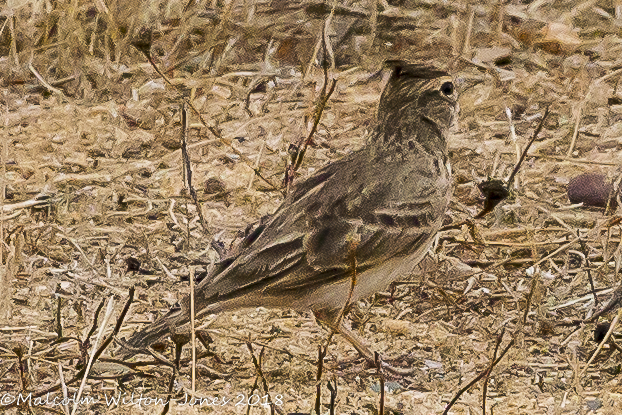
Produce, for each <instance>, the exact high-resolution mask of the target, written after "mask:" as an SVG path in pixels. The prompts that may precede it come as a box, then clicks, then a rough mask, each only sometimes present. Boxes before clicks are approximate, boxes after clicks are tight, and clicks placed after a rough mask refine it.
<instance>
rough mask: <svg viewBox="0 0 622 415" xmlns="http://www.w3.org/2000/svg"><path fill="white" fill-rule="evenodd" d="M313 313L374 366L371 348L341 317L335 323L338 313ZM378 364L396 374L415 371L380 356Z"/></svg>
mask: <svg viewBox="0 0 622 415" xmlns="http://www.w3.org/2000/svg"><path fill="white" fill-rule="evenodd" d="M340 311H341V310H337V312H340ZM313 314H314V315H315V318H316V319H317V320H318V321H319V322H320V323H322V324H323V325H324V326H326V327H327V328H329V329H330V330H332V331H333V332H336V333H339V334H341V335H342V336H343V338H344V339H346V340H347V341H348V342H349V343H350V344H351V345H352V347H354V349H355V350H356V351H357V352H359V354H360V355H361V357H363V358H364V359H365V360H366V361H367V363H368V364H369V365H370V366H376V358H375V353H374V352H372V351H371V349H370V348H369V347H367V346H366V345H365V343H364V342H363V341H362V340H361V339H360V338H359V336H357V335H356V334H354V332H353V331H352V330H350V329H349V328H348V327H346V325H345V324H344V319H343V318H341V319H340V320H341V321H339V322H338V323H337V324H335V322H336V321H335V320H337V318H338V317H339V315H338V314H337V315H335V312H332V313H331V312H326V310H322V311H314V312H313ZM380 364H381V367H382V369H383V370H384V371H386V372H389V373H391V374H393V375H397V376H406V375H411V374H413V372H415V371H416V369H415V368H410V369H409V368H401V367H395V366H392V365H390V364H389V363H386V362H384V361H383V360H382V358H380Z"/></svg>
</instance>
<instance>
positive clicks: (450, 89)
mask: <svg viewBox="0 0 622 415" xmlns="http://www.w3.org/2000/svg"><path fill="white" fill-rule="evenodd" d="M441 92H442V93H443V94H445V95H447V96H450V95H453V93H454V84H452V83H451V82H445V83H444V84H443V85H441Z"/></svg>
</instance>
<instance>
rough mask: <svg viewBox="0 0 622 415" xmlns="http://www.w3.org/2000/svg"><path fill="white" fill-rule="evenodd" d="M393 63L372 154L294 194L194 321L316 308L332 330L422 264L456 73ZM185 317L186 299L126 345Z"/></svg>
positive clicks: (212, 290)
mask: <svg viewBox="0 0 622 415" xmlns="http://www.w3.org/2000/svg"><path fill="white" fill-rule="evenodd" d="M392 65H393V72H392V74H391V77H390V79H389V81H388V83H387V86H386V87H385V90H384V92H383V94H382V96H381V98H380V103H379V107H378V117H377V118H378V122H377V126H376V127H375V129H374V131H373V132H372V133H371V134H370V137H369V142H368V143H367V145H366V146H365V147H364V148H362V149H361V150H359V151H356V152H353V153H352V154H350V155H348V156H346V157H344V158H343V159H342V160H339V161H337V162H334V163H332V164H330V165H328V166H326V167H325V168H323V169H321V170H320V171H318V172H317V173H316V174H315V175H313V176H311V177H310V178H308V179H306V180H305V181H303V182H301V183H299V184H297V185H296V186H295V187H294V188H293V189H292V191H291V192H290V193H289V194H288V196H287V197H286V198H285V200H284V201H283V204H282V205H281V206H280V207H279V209H277V211H276V212H275V213H274V215H272V216H271V217H270V218H269V220H268V221H267V222H265V223H264V224H262V225H260V226H259V227H258V228H257V229H256V230H255V231H254V232H253V233H251V235H249V236H248V237H247V238H246V239H245V240H244V241H243V242H242V246H241V248H240V249H239V250H238V252H237V253H236V255H235V256H234V257H233V258H230V259H228V260H227V261H225V262H223V263H221V264H219V266H217V267H216V271H215V272H214V273H212V275H211V276H209V277H208V278H205V279H204V280H203V281H202V282H201V283H200V284H198V285H197V286H196V288H195V310H196V312H197V316H200V315H203V314H206V313H218V312H221V311H227V310H234V309H239V308H244V307H257V306H264V307H280V308H292V309H297V310H307V309H311V310H313V311H314V312H316V315H321V316H324V318H325V319H328V320H329V323H330V322H331V319H333V318H335V317H336V316H338V315H339V314H340V311H341V309H342V308H343V307H344V305H345V304H346V303H351V302H353V301H356V300H358V299H360V298H365V297H368V296H370V295H371V294H373V293H375V292H377V291H379V290H382V289H385V288H386V287H387V286H388V285H389V284H390V283H391V282H393V281H395V280H396V279H397V278H399V277H407V276H408V275H409V274H410V273H411V272H412V271H413V270H414V268H415V267H416V266H417V264H418V263H419V262H420V261H421V259H422V258H423V257H424V255H425V254H426V252H427V251H428V249H429V247H430V244H431V243H432V240H433V238H434V235H435V234H436V232H437V231H438V230H439V229H440V227H441V225H442V222H443V218H444V215H445V211H446V209H447V206H448V203H449V200H450V197H451V194H452V191H451V171H450V168H449V163H448V157H447V137H448V131H449V128H450V127H451V125H452V124H453V123H454V120H455V118H456V116H457V112H458V104H457V102H456V92H455V90H454V86H453V84H452V81H451V78H450V77H449V76H448V74H447V73H445V72H442V71H438V70H435V69H430V68H426V67H421V66H417V65H409V64H405V63H402V62H394V63H392ZM353 261H355V263H356V285H355V286H354V288H353V289H352V287H351V286H352V275H353V271H352V269H353V263H354V262H353ZM188 320H189V298H188V297H186V298H184V299H183V300H182V307H181V310H179V311H176V312H170V313H169V314H167V315H165V316H164V317H162V318H160V319H159V320H157V321H156V322H155V323H153V324H152V325H150V326H147V327H146V328H145V329H143V330H142V331H139V332H137V333H135V334H134V335H132V337H131V338H130V340H129V341H128V343H129V344H130V345H131V346H133V347H135V348H144V347H146V346H148V345H149V344H151V343H153V342H155V341H157V340H159V339H161V338H162V337H163V336H164V335H166V334H167V333H169V332H170V329H171V328H173V327H175V328H177V327H179V326H181V325H183V324H185V323H187V322H188ZM359 346H360V345H359ZM357 349H358V347H357Z"/></svg>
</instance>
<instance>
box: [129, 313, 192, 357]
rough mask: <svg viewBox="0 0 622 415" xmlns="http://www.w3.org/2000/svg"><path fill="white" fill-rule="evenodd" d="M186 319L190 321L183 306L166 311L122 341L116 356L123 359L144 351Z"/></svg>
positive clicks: (186, 321) (182, 323)
mask: <svg viewBox="0 0 622 415" xmlns="http://www.w3.org/2000/svg"><path fill="white" fill-rule="evenodd" d="M188 321H190V317H189V315H188V312H186V310H185V309H184V308H182V309H181V310H177V311H175V312H172V313H168V314H166V315H164V316H162V317H160V318H159V319H157V320H156V321H155V322H153V323H152V324H150V325H149V326H147V327H145V328H144V329H142V330H140V331H137V332H135V333H134V334H132V336H130V338H129V339H128V340H125V341H124V342H122V343H121V344H122V347H121V349H120V350H119V352H118V353H117V356H118V357H120V358H121V359H125V358H128V357H131V356H133V355H135V354H139V353H141V352H142V353H145V352H146V349H147V347H149V346H150V345H152V344H153V343H156V342H158V341H160V340H162V339H163V338H164V337H165V336H166V335H168V334H170V333H171V332H174V331H175V329H177V328H180V327H181V326H183V325H184V324H186V323H188ZM123 343H125V344H123Z"/></svg>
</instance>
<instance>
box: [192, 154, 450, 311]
mask: <svg viewBox="0 0 622 415" xmlns="http://www.w3.org/2000/svg"><path fill="white" fill-rule="evenodd" d="M362 163H366V164H367V165H366V166H365V167H362ZM399 165H401V164H400V163H396V166H399ZM353 166H354V167H356V166H359V167H362V168H358V169H357V168H352V167H353ZM376 167H377V168H374V166H370V165H369V155H366V154H363V153H362V152H357V153H354V154H352V155H351V156H350V157H347V158H346V159H345V160H342V161H340V162H336V163H332V164H330V165H329V166H327V167H326V168H324V169H322V170H321V171H320V172H318V174H316V175H314V176H313V177H311V178H309V179H308V180H306V181H304V182H301V183H300V184H299V185H298V186H296V188H295V189H293V191H292V192H291V194H290V195H289V196H288V197H287V198H286V199H285V201H284V203H283V204H282V205H281V207H280V208H279V209H278V210H277V211H276V212H275V214H274V215H273V216H272V218H271V219H270V220H269V221H268V222H267V223H266V224H265V227H263V229H262V230H261V232H260V234H259V235H254V241H252V243H250V244H249V245H248V246H247V247H246V248H245V249H243V250H242V251H241V252H240V254H239V255H238V256H237V258H236V259H235V260H234V261H233V262H232V263H231V264H230V265H229V266H228V267H227V268H226V269H225V270H224V271H222V272H221V273H220V274H219V275H216V276H215V277H214V278H212V279H211V280H209V281H205V282H202V283H201V284H200V285H199V286H198V287H197V291H201V292H202V294H204V295H207V296H213V297H214V299H216V298H217V299H219V300H220V299H228V298H232V297H237V296H240V295H244V294H245V293H251V292H256V291H257V290H259V291H262V292H266V293H273V294H278V293H279V292H280V291H283V290H304V289H311V288H313V287H317V286H319V285H322V284H326V283H330V282H334V281H336V280H340V279H347V278H350V276H351V271H350V269H351V264H352V260H353V259H355V260H356V263H357V269H358V270H359V271H361V272H362V271H364V270H365V269H367V268H369V267H372V266H374V265H377V264H378V263H380V262H382V261H384V260H386V259H389V258H392V257H394V256H398V255H407V254H408V253H411V252H412V251H413V250H414V249H417V248H421V249H427V241H428V239H429V238H431V237H432V236H433V235H434V233H435V232H436V231H437V230H438V228H439V227H440V223H441V221H442V217H441V218H440V219H439V206H438V205H439V203H440V202H439V199H444V198H445V194H446V193H447V192H446V189H443V188H439V186H438V183H437V182H436V181H435V179H434V178H432V177H429V178H426V177H423V178H422V179H421V180H420V181H419V183H417V184H416V190H417V191H416V192H415V193H416V194H414V195H413V196H412V197H411V198H410V199H409V200H407V201H404V202H399V197H398V198H397V200H396V194H398V193H399V191H400V190H399V189H397V190H396V187H398V186H400V185H401V186H403V187H408V186H411V187H412V185H410V184H404V183H401V182H400V180H403V178H402V179H400V177H397V176H395V177H383V178H382V179H381V180H378V177H377V176H378V175H379V174H385V175H386V174H387V166H386V165H381V164H378V166H376ZM391 173H392V174H395V173H396V172H395V171H393V172H391ZM411 190H412V189H411ZM408 194H412V192H409V193H408ZM441 194H442V195H443V196H441V197H439V195H441ZM398 196H399V194H398ZM442 209H443V212H442V213H444V207H443V208H442ZM424 245H425V246H424Z"/></svg>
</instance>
